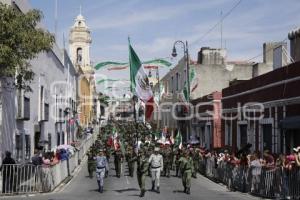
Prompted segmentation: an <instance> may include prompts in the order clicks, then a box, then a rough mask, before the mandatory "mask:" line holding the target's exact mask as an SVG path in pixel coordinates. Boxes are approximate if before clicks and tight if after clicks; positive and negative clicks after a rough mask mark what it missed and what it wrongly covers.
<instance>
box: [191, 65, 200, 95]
mask: <svg viewBox="0 0 300 200" xmlns="http://www.w3.org/2000/svg"><path fill="white" fill-rule="evenodd" d="M190 82H191V84H190V88H191V90H190V91H191V92H194V91H195V90H196V88H197V87H198V77H197V76H196V72H195V68H192V70H191V72H190Z"/></svg>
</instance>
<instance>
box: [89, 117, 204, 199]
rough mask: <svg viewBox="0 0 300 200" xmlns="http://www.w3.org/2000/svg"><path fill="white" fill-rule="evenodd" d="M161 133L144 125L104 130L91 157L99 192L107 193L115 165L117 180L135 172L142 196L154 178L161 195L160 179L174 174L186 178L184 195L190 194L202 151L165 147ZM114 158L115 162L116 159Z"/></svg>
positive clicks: (154, 186) (117, 125)
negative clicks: (107, 183)
mask: <svg viewBox="0 0 300 200" xmlns="http://www.w3.org/2000/svg"><path fill="white" fill-rule="evenodd" d="M156 136H157V133H156V132H155V131H153V130H152V129H151V128H148V127H147V126H146V125H145V124H143V123H134V122H129V123H128V122H126V123H120V122H117V121H113V122H111V123H108V124H107V125H106V126H105V127H101V129H100V133H99V135H98V139H97V141H96V142H95V144H94V145H93V146H92V147H91V148H90V150H89V152H88V155H87V157H88V158H87V162H88V165H87V166H88V173H89V177H90V178H93V176H94V173H96V177H97V183H98V186H99V192H100V193H102V192H103V187H104V179H105V177H107V176H108V174H109V173H110V172H109V163H110V162H112V163H113V164H114V169H115V174H116V177H117V178H120V177H121V176H122V175H124V172H123V171H122V169H125V166H126V167H127V168H128V172H129V173H128V176H130V177H134V176H135V172H136V176H137V180H138V184H139V187H140V197H144V196H145V193H146V188H145V182H146V180H147V177H150V178H151V181H152V188H151V191H153V192H157V193H160V176H165V177H167V178H169V177H170V176H171V172H172V171H174V175H175V176H177V177H179V178H181V179H182V184H183V188H184V190H183V191H184V192H185V193H186V194H190V191H191V190H190V188H191V179H192V177H194V178H196V177H197V171H198V164H197V163H199V159H200V156H199V151H198V149H194V148H192V147H191V146H189V147H187V146H184V145H183V146H182V147H181V146H180V147H179V146H178V145H177V146H176V145H174V144H170V143H169V144H167V145H166V144H164V145H163V144H161V143H159V142H158V138H157V137H156ZM112 158H113V159H112ZM150 178H149V179H150Z"/></svg>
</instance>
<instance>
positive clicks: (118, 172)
mask: <svg viewBox="0 0 300 200" xmlns="http://www.w3.org/2000/svg"><path fill="white" fill-rule="evenodd" d="M114 158H115V159H114V163H115V170H116V176H117V177H118V178H120V177H121V164H122V159H123V155H122V152H121V150H120V148H118V149H116V150H115V153H114Z"/></svg>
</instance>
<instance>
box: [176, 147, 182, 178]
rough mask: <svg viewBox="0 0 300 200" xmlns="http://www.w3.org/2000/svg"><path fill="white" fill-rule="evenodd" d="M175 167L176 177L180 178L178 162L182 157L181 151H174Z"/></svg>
mask: <svg viewBox="0 0 300 200" xmlns="http://www.w3.org/2000/svg"><path fill="white" fill-rule="evenodd" d="M175 157H176V158H175V165H176V177H180V176H181V173H180V161H181V159H180V158H181V157H182V154H181V151H180V149H178V150H176V156H175Z"/></svg>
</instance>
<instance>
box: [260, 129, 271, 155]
mask: <svg viewBox="0 0 300 200" xmlns="http://www.w3.org/2000/svg"><path fill="white" fill-rule="evenodd" d="M262 132H263V150H269V151H272V124H263V126H262Z"/></svg>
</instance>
